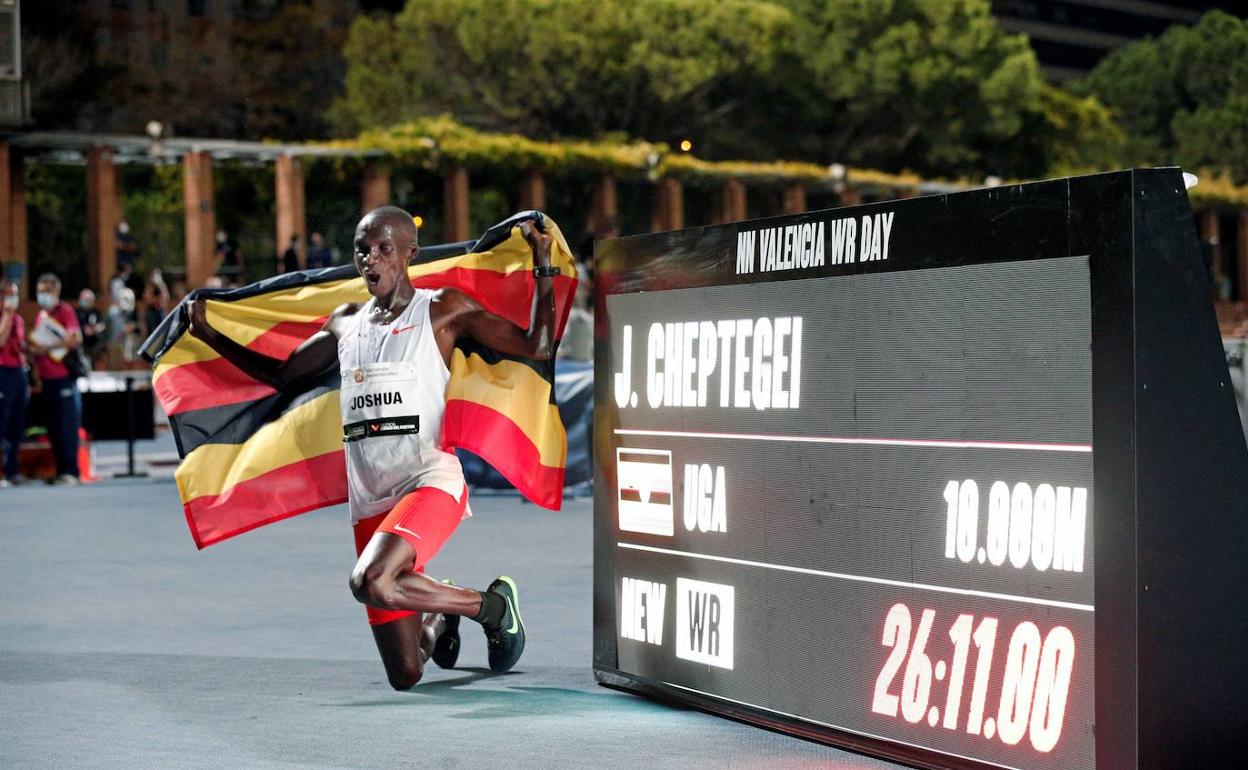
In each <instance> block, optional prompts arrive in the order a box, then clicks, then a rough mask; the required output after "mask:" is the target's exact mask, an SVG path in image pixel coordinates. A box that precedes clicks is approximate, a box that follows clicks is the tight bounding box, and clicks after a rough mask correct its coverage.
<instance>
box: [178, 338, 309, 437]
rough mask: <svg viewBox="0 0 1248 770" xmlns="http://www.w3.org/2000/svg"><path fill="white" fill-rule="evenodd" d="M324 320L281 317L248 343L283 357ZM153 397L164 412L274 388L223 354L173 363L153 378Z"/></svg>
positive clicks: (233, 400) (264, 393) (244, 398)
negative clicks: (259, 380)
mask: <svg viewBox="0 0 1248 770" xmlns="http://www.w3.org/2000/svg"><path fill="white" fill-rule="evenodd" d="M324 323H325V321H324V319H320V320H317V321H282V322H281V323H278V324H275V325H274V326H273V327H272V328H271V329H269V330H268V331H266V332H265V333H264V334H261V335H260V336H259V337H257V338H255V339H254V340H252V341H251V344H250V345H248V346H247V347H248V348H250V349H252V350H254V351H256V352H257V353H261V354H263V355H266V356H268V357H270V358H276V359H278V360H285V359H286V358H288V357H289V356H290V354H291V353H292V352H294V350H295V348H297V347H299V346H300V345H301V344H303V341H304V340H306V339H307V338H308V337H311V336H312V335H313V334H315V333H316V332H318V331H319V330H320V328H321V326H323V325H324ZM155 387H156V398H158V399H160V404H161V406H163V407H164V409H165V414H170V415H172V414H181V413H183V412H190V411H194V410H196V409H211V408H212V407H214V406H226V405H229V404H239V403H242V402H244V401H255V400H257V399H261V398H266V397H268V396H271V395H273V394H274V393H275V392H276V391H274V390H273V388H270V387H269V386H268V385H265V384H264V383H262V382H256V381H255V380H253V379H252V378H250V377H248V376H247V375H245V374H243V373H242V372H241V371H239V369H238V368H237V367H236V366H234V364H231V363H230V362H229V361H226V360H225V359H224V358H214V359H212V360H210V361H195V362H193V363H189V364H182V365H181V366H175V367H174V368H172V369H170V370H169V371H167V372H165V373H164V374H162V375H161V376H160V379H158V380H156V386H155Z"/></svg>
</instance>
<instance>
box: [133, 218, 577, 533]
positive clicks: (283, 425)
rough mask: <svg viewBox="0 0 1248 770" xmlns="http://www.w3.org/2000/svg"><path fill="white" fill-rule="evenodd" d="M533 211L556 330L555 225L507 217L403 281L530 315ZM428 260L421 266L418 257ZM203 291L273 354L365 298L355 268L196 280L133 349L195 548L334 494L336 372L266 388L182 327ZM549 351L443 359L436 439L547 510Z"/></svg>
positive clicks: (338, 492)
mask: <svg viewBox="0 0 1248 770" xmlns="http://www.w3.org/2000/svg"><path fill="white" fill-rule="evenodd" d="M539 218H540V219H541V220H542V221H543V222H544V226H545V228H546V232H547V233H549V234H550V235H551V236H552V239H553V243H552V246H551V264H552V265H554V266H555V267H558V268H559V270H560V275H558V276H556V277H555V279H554V289H555V313H556V326H555V330H556V339H557V338H558V337H561V336H562V335H563V327H564V323H565V322H566V320H567V317H568V311H569V309H570V308H571V305H572V299H573V295H574V294H575V291H576V268H575V264H574V262H573V259H572V254H571V251H570V250H569V249H568V245H567V242H566V241H565V240H564V238H563V235H562V233H560V231H559V228H558V226H557V225H556V224H555V223H554V222H553V221H552V220H551V219H550V218H549V217H543V216H542V215H541V214H540V213H538V212H534V211H530V212H524V213H521V214H516V215H515V216H513V217H511V218H510V219H508V220H506V221H504V222H502V223H500V224H498V225H495V226H494V227H492V228H490V230H488V231H487V232H486V233H485V235H483V236H482V237H481V238H480V239H478V240H477V241H475V242H466V243H460V244H449V245H445V246H434V247H431V248H427V249H422V252H421V258H422V261H421V263H420V264H416V265H412V266H411V267H409V268H408V275H409V276H410V277H411V281H412V285H413V286H415V287H417V288H422V289H438V288H454V289H458V290H460V291H462V292H464V293H465V294H468V295H470V296H471V297H473V298H474V299H475V300H477V302H479V303H481V305H482V306H484V307H485V308H486V309H487V310H489V311H490V312H492V313H494V314H496V315H499V316H501V317H503V318H506V319H507V320H509V321H511V322H512V323H514V324H516V325H517V326H520V327H521V328H526V329H527V328H528V326H529V324H530V321H531V314H532V303H533V295H534V291H535V289H536V282H535V279H534V278H533V271H532V268H533V253H532V250H531V249H530V247H529V244H528V242H527V241H526V240H525V239H524V237H523V236H522V235H521V233H520V228H519V227H518V225H519V224H520V223H521V222H523V221H525V220H529V219H539ZM429 259H432V260H433V261H426V260H429ZM196 298H204V299H206V300H207V303H206V309H207V313H208V321H209V323H211V324H212V326H213V327H214V328H215V329H217V330H218V331H220V332H221V333H222V334H225V335H227V336H229V337H230V338H231V339H233V340H235V341H236V342H238V343H239V344H242V345H245V346H247V347H249V348H251V349H252V350H255V351H257V352H260V353H263V354H265V355H267V356H271V357H274V358H279V359H280V358H285V357H287V356H289V355H290V353H291V352H292V351H294V349H295V348H296V347H298V346H299V345H300V343H302V342H303V341H304V340H305V339H307V338H308V337H310V336H311V335H312V334H314V333H315V332H317V331H318V330H319V329H320V328H321V326H322V324H323V323H324V322H325V319H326V318H328V317H329V314H330V313H331V312H332V311H333V310H334V308H336V307H338V306H339V305H341V304H343V303H344V302H364V301H367V300H368V299H369V294H368V291H367V289H366V288H365V287H364V281H363V279H361V278H360V276H359V274H358V273H357V272H356V270H355V267H354V265H344V266H340V267H332V268H325V269H321V270H306V271H303V272H299V273H287V274H284V275H279V276H277V277H275V278H270V279H268V280H265V281H261V282H259V283H256V284H252V285H250V286H245V287H243V288H240V289H199V290H196V291H194V292H192V293H191V294H190V295H188V296H187V298H186V299H185V300H183V302H182V304H181V305H179V306H178V307H177V308H176V309H175V311H174V312H173V313H170V314H169V316H168V317H167V318H166V319H165V320H164V322H162V323H161V325H160V326H159V327H158V328H157V329H156V331H155V332H153V333H152V336H151V337H149V338H148V340H147V341H146V342H145V343H144V344H143V347H142V349H141V351H140V352H141V353H142V355H143V356H144V357H145V358H147V359H148V360H149V361H151V362H153V363H154V364H155V371H154V374H153V380H152V383H153V388H154V390H155V392H156V397H157V398H158V399H160V403H161V406H163V407H164V410H165V413H166V414H167V415H168V416H169V422H170V425H171V426H172V428H173V434H174V438H175V440H176V441H177V445H178V453H179V454H180V455H181V456H182V463H181V465H180V466H179V467H178V470H177V473H176V478H177V482H178V492H179V494H180V495H181V497H182V505H183V508H184V509H185V511H186V520H187V523H188V524H189V525H190V528H191V535H192V536H193V537H194V538H195V544H196V545H197V546H198V547H200V548H204V547H206V546H209V545H212V544H213V543H217V542H220V541H222V540H225V539H227V538H230V537H233V536H235V535H238V534H241V533H243V532H246V531H248V530H250V529H254V528H256V527H259V526H262V525H265V524H269V523H271V522H274V521H279V520H281V519H285V518H288V517H290V516H294V515H296V514H300V513H304V512H306V511H310V510H313V509H315V508H320V507H323V506H327V505H336V504H338V503H342V502H345V501H346V499H347V479H346V464H345V460H344V458H343V454H342V452H343V448H342V446H343V445H342V417H341V412H340V408H339V403H338V387H339V373H338V372H337V371H334V372H330V373H329V374H327V375H326V376H325V377H323V378H322V379H321V380H320V381H318V382H315V383H312V385H310V386H308V387H306V389H304V390H302V391H301V392H297V393H295V392H278V391H275V390H274V389H273V388H271V387H270V386H268V385H265V384H264V383H261V382H258V381H256V380H253V379H252V378H250V377H248V376H247V375H245V374H243V373H242V372H241V371H240V370H239V369H237V368H236V367H235V366H234V365H233V364H231V363H229V362H228V361H226V360H225V359H224V358H221V357H220V356H219V355H217V353H215V352H214V351H213V350H212V349H211V348H209V347H208V346H207V345H206V344H204V343H203V342H201V341H200V340H197V339H195V338H194V337H192V336H191V335H190V334H187V333H186V330H187V327H188V322H187V308H186V305H187V303H188V302H190V301H192V300H194V299H196ZM554 364H555V362H554V359H553V357H552V358H551V360H549V361H532V360H527V359H521V358H517V357H514V356H506V355H502V354H500V353H497V352H495V351H493V350H490V349H488V348H485V347H483V346H481V345H479V344H476V343H475V342H473V341H471V340H461V342H460V343H459V344H457V347H456V349H455V351H454V353H453V355H452V360H451V364H450V370H451V378H450V382H449V384H448V385H447V391H446V415H445V418H444V420H443V432H442V446H443V448H445V449H447V450H451V449H454V448H463V449H467V450H468V451H470V452H473V453H475V454H477V455H479V456H480V457H482V458H483V459H484V460H485V461H486V462H488V463H490V464H491V465H493V466H494V467H495V468H496V469H498V471H499V472H500V473H502V474H503V475H504V476H505V477H507V480H508V481H510V482H511V483H512V484H513V485H515V487H516V488H517V489H518V490H520V492H521V493H522V494H524V495H525V497H527V498H529V499H530V500H532V501H533V502H534V503H537V504H538V505H541V506H543V507H545V508H550V509H553V510H557V509H558V508H559V506H560V504H561V502H562V499H563V471H564V464H565V459H566V454H567V437H566V435H565V434H564V430H563V424H562V422H560V420H559V412H558V409H557V408H556V405H555V398H554V387H553V383H554V376H555V367H554Z"/></svg>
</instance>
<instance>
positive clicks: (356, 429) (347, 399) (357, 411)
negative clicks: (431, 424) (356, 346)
mask: <svg viewBox="0 0 1248 770" xmlns="http://www.w3.org/2000/svg"><path fill="white" fill-rule="evenodd" d="M416 386H417V368H416V364H415V362H413V361H397V362H394V363H384V362H383V363H375V364H365V365H363V366H360V367H355V368H352V369H344V370H343V371H342V393H341V402H342V434H343V440H344V441H359V440H361V439H366V438H372V437H374V436H401V435H406V434H411V433H419V432H420V414H419V407H418V406H417V397H416V394H417V392H418V391H417V387H416Z"/></svg>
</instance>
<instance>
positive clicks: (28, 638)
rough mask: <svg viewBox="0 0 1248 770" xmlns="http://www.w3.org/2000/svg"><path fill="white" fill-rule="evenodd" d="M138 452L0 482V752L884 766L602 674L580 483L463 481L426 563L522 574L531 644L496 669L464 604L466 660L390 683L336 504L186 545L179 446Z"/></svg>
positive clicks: (42, 761)
mask: <svg viewBox="0 0 1248 770" xmlns="http://www.w3.org/2000/svg"><path fill="white" fill-rule="evenodd" d="M153 447H154V449H153ZM170 450H171V444H169V443H168V441H167V438H166V439H162V440H160V441H158V442H155V444H153V443H152V442H144V443H143V444H140V451H141V452H143V454H142V455H141V459H142V460H146V461H152V462H153V463H155V462H158V461H160V460H162V459H164V460H167V459H168V457H169V453H170ZM98 465H99V467H100V469H101V470H103V471H105V472H111V471H119V470H123V469H124V450H122V449H120V445H116V444H114V445H101V447H100V449H99V451H98ZM145 467H148V469H149V470H151V472H152V474H153V475H152V477H150V478H146V479H106V480H104V481H102V482H100V483H97V484H92V485H86V486H83V487H79V488H54V487H48V486H44V485H42V484H40V485H27V486H21V487H16V488H11V489H0V585H2V586H3V588H0V767H5V768H9V767H93V768H94V767H125V768H133V767H221V768H278V767H281V768H293V767H420V768H426V767H428V768H438V767H445V768H461V767H462V768H492V767H508V768H518V767H519V768H526V767H533V768H583V767H597V768H616V767H623V768H631V767H645V768H681V770H688V768H721V767H730V768H815V767H819V768H846V769H849V768H854V769H856V768H893V767H897V766H896V765H892V764H888V763H885V762H880V761H877V760H873V759H869V758H866V757H862V756H859V755H856V754H850V753H846V752H842V751H837V750H835V749H831V748H828V747H824V746H820V745H817V744H813V743H809V742H806V741H802V740H798V739H795V738H790V737H788V736H783V735H779V734H775V733H771V732H767V731H764V730H759V729H756V728H753V727H750V726H746V725H741V724H738V723H734V722H731V721H727V720H723V719H720V718H717V717H714V716H710V715H708V714H704V713H701V712H698V711H693V710H683V709H676V708H671V707H668V706H664V705H660V704H657V703H652V702H650V701H647V700H644V699H641V698H637V697H634V696H631V695H627V694H624V693H620V692H616V691H613V690H608V689H606V688H603V687H600V686H598V685H597V684H595V682H594V680H593V675H592V672H591V670H590V665H591V661H590V649H591V646H590V637H591V629H590V601H591V589H590V580H591V564H590V561H591V548H590V537H591V524H590V515H591V512H590V508H591V506H590V503H589V501H588V500H585V499H580V500H568V501H565V506H564V510H563V511H562V512H559V513H551V512H549V511H544V510H542V509H539V508H537V507H535V506H533V505H528V504H524V503H522V502H521V501H520V500H519V499H518V498H515V497H485V496H477V497H474V499H473V509H474V511H475V513H476V516H475V517H474V518H473V519H470V520H468V521H467V522H465V523H464V525H463V526H462V527H461V528H460V530H459V532H458V533H457V534H456V535H455V537H454V538H452V540H451V542H450V543H448V544H447V546H446V547H445V548H444V549H443V552H442V553H441V554H440V555H439V556H438V558H437V559H435V560H434V562H433V564H432V567H431V572H432V573H434V574H436V575H437V576H439V577H442V576H448V577H453V578H455V579H456V580H457V582H459V583H461V584H466V585H472V586H476V587H481V586H484V585H485V584H486V583H488V582H489V581H490V580H491V579H493V577H494V576H495V575H496V574H498V572H506V573H507V574H510V575H512V576H513V577H514V578H515V579H516V581H517V583H518V585H519V586H520V590H521V594H522V596H521V606H522V610H523V612H524V618H525V622H526V625H527V627H528V632H529V633H528V637H529V641H528V648H527V649H526V651H525V654H524V657H523V658H522V659H521V661H520V664H519V665H518V666H517V668H516V671H515V672H512V673H509V674H507V675H495V674H493V673H491V672H490V671H489V670H488V668H486V667H485V642H484V639H483V637H482V636H481V635H480V633H479V631H478V629H477V627H476V626H475V624H473V623H472V622H471V621H468V622H465V623H464V625H463V630H464V632H465V634H464V639H465V641H464V650H463V652H462V654H461V656H460V662H461V664H462V665H464V666H466V668H463V669H458V670H455V671H442V670H439V669H437V668H436V667H433V666H432V664H430V666H431V669H430V673H429V674H427V675H426V679H425V681H423V682H422V683H420V684H419V685H417V686H416V688H414V689H413V690H411V691H409V692H404V693H400V692H394V691H392V690H391V689H390V688H389V687H388V686H387V684H386V682H385V676H384V673H383V671H382V668H381V664H380V663H379V661H378V659H377V653H376V650H375V648H374V646H373V642H372V637H371V635H370V633H369V631H368V626H367V624H366V623H365V620H364V612H363V610H362V608H361V607H360V606H359V605H357V604H356V603H355V601H354V600H353V599H352V598H351V595H350V593H349V592H348V591H347V588H346V577H347V572H348V570H349V569H350V566H351V564H352V561H353V557H354V551H353V548H352V544H351V534H350V530H349V525H348V523H347V513H346V510H345V508H344V507H341V506H340V507H336V508H333V509H329V510H325V511H318V512H313V513H309V514H306V515H304V516H300V517H297V518H295V519H292V520H289V521H286V522H281V523H279V524H275V525H272V526H270V527H265V528H262V529H260V530H257V531H255V532H251V533H249V534H246V535H243V536H241V537H239V538H236V539H234V540H231V541H227V542H225V543H222V544H219V545H216V546H213V547H211V548H209V549H207V550H205V551H202V552H197V551H196V550H195V546H194V544H193V542H192V540H191V537H190V535H189V533H188V532H187V528H186V523H185V521H184V520H183V517H182V513H181V506H180V505H179V502H178V496H177V489H176V487H175V486H174V484H173V483H172V479H171V477H170V474H171V468H170V467H169V466H168V465H167V464H166V465H164V466H161V465H155V464H153V465H147V466H145Z"/></svg>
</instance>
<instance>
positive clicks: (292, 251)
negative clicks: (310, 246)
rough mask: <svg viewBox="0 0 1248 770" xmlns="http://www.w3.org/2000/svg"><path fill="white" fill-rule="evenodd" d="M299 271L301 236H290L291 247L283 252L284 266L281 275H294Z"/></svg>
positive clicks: (281, 267)
mask: <svg viewBox="0 0 1248 770" xmlns="http://www.w3.org/2000/svg"><path fill="white" fill-rule="evenodd" d="M298 270H299V236H298V234H296V235H292V236H290V245H289V246H287V247H286V251H283V252H282V264H281V265H280V269H279V270H278V272H279V273H294V272H296V271H298Z"/></svg>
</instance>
